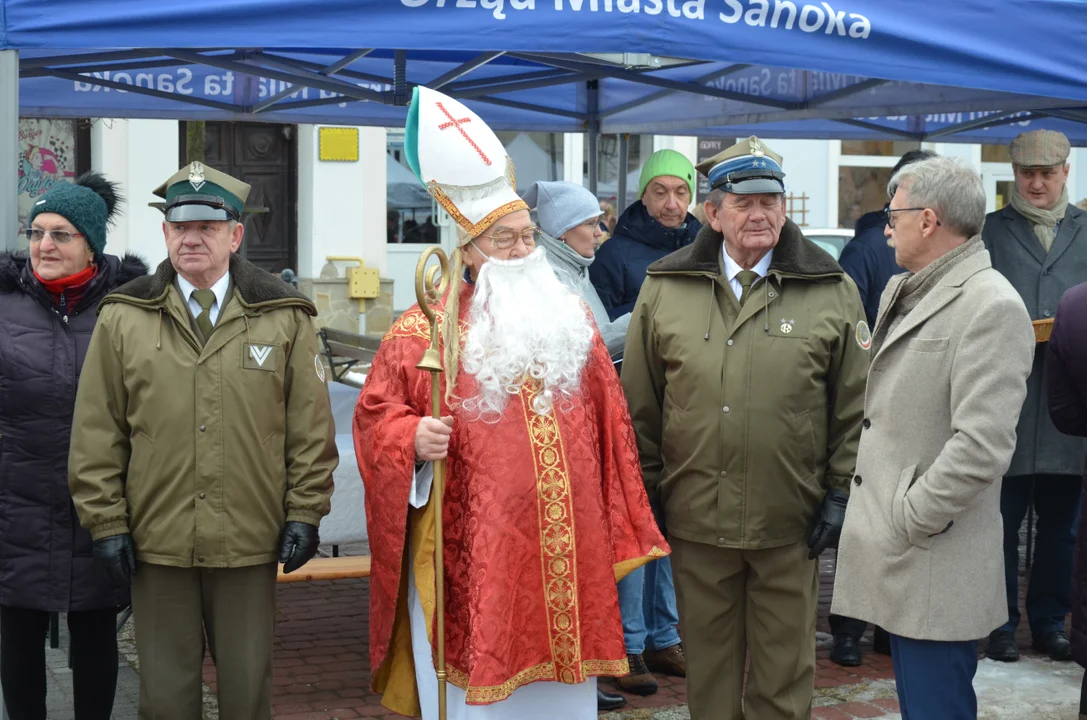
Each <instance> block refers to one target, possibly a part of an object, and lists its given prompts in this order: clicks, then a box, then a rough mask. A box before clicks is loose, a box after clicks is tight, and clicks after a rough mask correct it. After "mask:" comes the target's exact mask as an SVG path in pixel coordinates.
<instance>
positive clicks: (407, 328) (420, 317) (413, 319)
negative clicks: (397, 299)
mask: <svg viewBox="0 0 1087 720" xmlns="http://www.w3.org/2000/svg"><path fill="white" fill-rule="evenodd" d="M434 319H435V320H437V321H438V324H439V325H441V323H442V321H443V320H444V319H445V312H444V311H442V310H435V311H434ZM394 337H417V338H423V339H424V340H429V339H430V321H429V320H427V317H426V315H424V314H423V311H422V310H420V309H419V308H412V309H411V310H408V311H407V312H406V313H404V314H403V315H401V316H400V317H398V318H397V319H396V322H394V323H393V326H392V327H391V328H389V331H388V332H386V333H385V336H384V337H383V338H382V340H388V339H389V338H394Z"/></svg>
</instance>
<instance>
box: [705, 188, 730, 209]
mask: <svg viewBox="0 0 1087 720" xmlns="http://www.w3.org/2000/svg"><path fill="white" fill-rule="evenodd" d="M724 201H725V191H724V190H722V189H721V188H714V189H713V190H711V191H710V194H709V196H708V197H707V198H706V202H708V203H709V204H710V205H713V206H714V207H715V208H718V209H720V207H721V203H722V202H724Z"/></svg>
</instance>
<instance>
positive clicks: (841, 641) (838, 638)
mask: <svg viewBox="0 0 1087 720" xmlns="http://www.w3.org/2000/svg"><path fill="white" fill-rule="evenodd" d="M830 659H831V660H833V661H834V662H836V663H838V664H839V665H841V666H842V667H857V666H858V665H860V664H861V648H860V645H858V644H857V641H856V640H855V639H854V638H853V637H851V636H850V635H835V636H834V648H833V649H832V650H831V651H830Z"/></svg>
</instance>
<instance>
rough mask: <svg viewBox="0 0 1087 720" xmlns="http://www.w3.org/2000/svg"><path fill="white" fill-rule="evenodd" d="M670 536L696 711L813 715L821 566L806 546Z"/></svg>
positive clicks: (780, 718) (764, 718) (716, 715)
mask: <svg viewBox="0 0 1087 720" xmlns="http://www.w3.org/2000/svg"><path fill="white" fill-rule="evenodd" d="M669 542H670V543H671V545H672V570H673V574H674V576H675V584H676V600H677V602H678V605H679V626H680V632H681V633H682V634H683V641H684V651H685V653H686V656H687V702H688V704H689V706H690V711H691V720H741V719H743V720H801V719H806V718H808V717H810V715H811V703H812V694H813V692H814V685H815V614H816V610H817V607H818V602H819V573H818V564H817V562H816V561H815V560H809V559H808V548H807V547H806V546H805V545H804V544H797V545H788V546H786V547H780V548H772V549H770V550H729V549H725V548H719V547H716V546H713V545H706V544H703V543H692V542H686V541H684V540H680V539H679V538H675V537H672V538H669ZM747 655H750V658H751V668H750V671H749V673H748V678H747V691H746V693H745V692H744V660H745V657H746V656H747Z"/></svg>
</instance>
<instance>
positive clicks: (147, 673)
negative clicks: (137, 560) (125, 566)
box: [132, 563, 276, 720]
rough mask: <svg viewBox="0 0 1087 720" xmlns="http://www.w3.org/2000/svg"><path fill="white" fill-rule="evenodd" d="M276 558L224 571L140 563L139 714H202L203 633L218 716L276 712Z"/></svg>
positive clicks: (174, 719)
mask: <svg viewBox="0 0 1087 720" xmlns="http://www.w3.org/2000/svg"><path fill="white" fill-rule="evenodd" d="M275 601H276V564H275V563H269V564H265V565H255V566H253V567H244V568H231V569H223V570H203V569H197V568H175V567H167V566H165V565H151V564H149V563H141V564H140V565H139V567H138V568H137V570H136V576H135V577H134V578H133V580H132V617H133V619H134V620H135V624H136V653H137V654H138V655H139V658H140V711H139V717H140V720H200V718H201V717H203V703H202V691H201V670H202V667H203V663H204V647H205V646H204V638H205V635H206V637H207V646H208V648H209V649H210V650H211V657H212V660H213V661H214V662H215V671H216V675H217V678H218V687H219V717H221V718H224V719H226V718H229V720H269V719H270V718H271V717H272V635H273V632H274V628H275Z"/></svg>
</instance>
